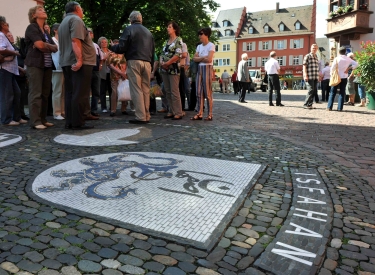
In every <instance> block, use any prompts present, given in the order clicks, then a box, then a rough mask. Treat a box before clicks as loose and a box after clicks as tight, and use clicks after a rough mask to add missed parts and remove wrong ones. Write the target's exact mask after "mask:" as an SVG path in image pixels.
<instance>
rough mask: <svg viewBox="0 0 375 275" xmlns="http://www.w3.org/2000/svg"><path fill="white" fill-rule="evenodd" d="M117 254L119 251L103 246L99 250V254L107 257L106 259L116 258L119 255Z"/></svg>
mask: <svg viewBox="0 0 375 275" xmlns="http://www.w3.org/2000/svg"><path fill="white" fill-rule="evenodd" d="M117 255H118V252H117V251H116V250H113V249H110V248H102V249H100V251H99V252H98V256H100V257H102V258H105V259H114V258H116V257H117Z"/></svg>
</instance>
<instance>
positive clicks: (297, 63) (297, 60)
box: [293, 55, 300, 65]
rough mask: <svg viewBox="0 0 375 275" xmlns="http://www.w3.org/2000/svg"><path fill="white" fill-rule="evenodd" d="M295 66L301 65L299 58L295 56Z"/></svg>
mask: <svg viewBox="0 0 375 275" xmlns="http://www.w3.org/2000/svg"><path fill="white" fill-rule="evenodd" d="M293 65H300V64H299V56H298V55H297V56H293Z"/></svg>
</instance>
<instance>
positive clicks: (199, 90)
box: [196, 66, 204, 117]
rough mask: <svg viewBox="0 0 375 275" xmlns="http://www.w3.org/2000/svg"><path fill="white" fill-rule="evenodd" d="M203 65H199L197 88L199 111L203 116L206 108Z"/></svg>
mask: <svg viewBox="0 0 375 275" xmlns="http://www.w3.org/2000/svg"><path fill="white" fill-rule="evenodd" d="M202 67H203V66H198V70H197V76H196V90H197V111H198V116H199V117H202V115H203V108H204V93H203V69H202Z"/></svg>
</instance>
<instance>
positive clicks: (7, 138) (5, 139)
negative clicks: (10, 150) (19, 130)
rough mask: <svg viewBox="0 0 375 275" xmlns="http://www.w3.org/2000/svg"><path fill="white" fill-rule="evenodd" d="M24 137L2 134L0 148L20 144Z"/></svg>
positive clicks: (0, 135)
mask: <svg viewBox="0 0 375 275" xmlns="http://www.w3.org/2000/svg"><path fill="white" fill-rule="evenodd" d="M21 140H22V137H21V136H19V135H13V134H5V133H0V148H1V147H5V146H9V145H12V144H15V143H17V142H20V141H21Z"/></svg>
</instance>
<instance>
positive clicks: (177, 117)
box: [172, 116, 182, 120]
mask: <svg viewBox="0 0 375 275" xmlns="http://www.w3.org/2000/svg"><path fill="white" fill-rule="evenodd" d="M179 119H182V116H174V117H173V118H172V120H179Z"/></svg>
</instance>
